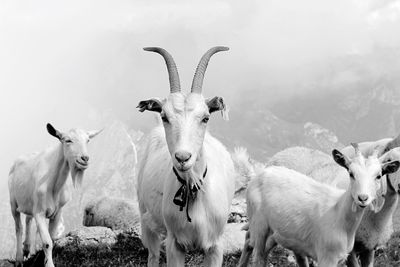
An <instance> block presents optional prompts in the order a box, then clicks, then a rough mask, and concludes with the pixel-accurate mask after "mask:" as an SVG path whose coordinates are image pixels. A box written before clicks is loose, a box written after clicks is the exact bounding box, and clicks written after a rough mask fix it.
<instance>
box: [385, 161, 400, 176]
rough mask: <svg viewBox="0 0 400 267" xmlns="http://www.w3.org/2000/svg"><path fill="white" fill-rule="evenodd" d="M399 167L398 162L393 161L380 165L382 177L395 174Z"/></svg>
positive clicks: (399, 162) (399, 163)
mask: <svg viewBox="0 0 400 267" xmlns="http://www.w3.org/2000/svg"><path fill="white" fill-rule="evenodd" d="M399 167H400V161H398V160H394V161H390V162H387V163H384V164H383V165H382V176H383V175H386V174H390V173H394V172H397V170H398V169H399Z"/></svg>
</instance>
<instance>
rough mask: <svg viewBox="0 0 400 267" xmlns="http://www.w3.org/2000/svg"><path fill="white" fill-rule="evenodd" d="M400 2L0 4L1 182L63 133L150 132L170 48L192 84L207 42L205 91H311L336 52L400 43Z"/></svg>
mask: <svg viewBox="0 0 400 267" xmlns="http://www.w3.org/2000/svg"><path fill="white" fill-rule="evenodd" d="M399 32H400V1H381V0H376V1H373V0H367V1H365V0H352V1H348V0H338V1H320V0H307V1H280V0H274V1H263V0H259V1H228V0H226V1H201V2H199V1H168V2H166V1H151V2H149V1H104V0H101V1H98V0H93V1H78V0H76V1H63V2H61V1H50V0H49V1H18V2H16V1H1V3H0V73H1V75H0V90H1V97H0V101H1V102H0V121H1V126H2V127H1V130H0V144H1V146H0V147H1V150H0V173H2V178H1V183H0V186H1V188H2V189H4V190H0V191H1V193H3V192H5V188H6V181H7V174H8V169H9V167H10V166H11V164H12V161H13V160H14V159H15V158H16V157H17V156H18V155H21V154H24V153H29V152H33V151H37V150H40V149H42V148H44V147H46V146H48V145H50V144H53V143H55V142H56V140H54V139H53V138H51V137H50V136H49V135H48V134H47V133H46V131H45V124H46V123H47V122H51V123H53V125H54V126H56V127H57V128H59V129H61V130H67V129H69V128H73V127H82V128H85V129H95V128H101V127H103V126H104V125H106V124H107V123H108V122H110V121H112V120H114V119H118V120H122V121H124V122H127V123H129V124H130V126H131V127H133V128H136V129H139V130H146V129H148V127H150V126H151V125H152V123H151V121H152V120H153V119H152V118H153V117H152V115H151V114H139V112H137V110H136V109H135V107H136V104H137V103H138V102H139V101H140V100H142V99H146V98H149V97H153V96H158V97H164V96H166V95H167V94H168V89H169V87H168V77H167V72H166V68H165V64H164V62H163V60H162V58H161V57H160V56H158V55H156V54H153V53H148V52H145V51H143V50H142V48H143V47H145V46H161V47H164V48H166V49H167V50H168V51H169V52H170V53H171V54H172V55H173V56H174V58H175V61H176V62H177V65H178V68H179V72H180V77H181V81H182V88H183V89H184V90H188V89H189V88H190V84H191V79H192V77H193V73H194V70H195V67H196V65H197V63H198V60H199V59H200V57H201V56H202V54H203V53H204V52H205V51H206V50H207V49H208V48H210V47H211V46H215V45H225V46H229V47H230V48H231V50H230V51H229V52H224V53H220V54H218V55H215V56H214V57H213V58H212V60H211V63H210V65H209V68H208V70H207V74H206V80H205V83H204V94H205V96H214V95H220V96H224V97H225V98H226V101H227V102H228V104H230V105H231V109H235V108H236V109H237V108H240V101H239V100H240V96H242V95H243V94H247V93H252V92H253V91H258V92H261V94H260V96H261V97H262V98H264V97H265V99H266V101H269V102H271V101H272V102H273V101H274V99H284V98H286V97H289V96H292V95H294V94H301V93H305V92H308V91H310V90H314V89H313V88H315V86H311V85H312V84H314V81H315V77H316V76H318V75H320V72H321V69H324V68H325V67H326V65H327V64H328V63H329V62H330V61H331V60H333V59H335V58H340V57H342V56H345V55H363V54H370V53H373V51H374V49H376V48H377V47H390V48H394V49H395V50H397V51H398V48H400V35H399V34H398V33H399Z"/></svg>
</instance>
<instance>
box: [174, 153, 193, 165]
mask: <svg viewBox="0 0 400 267" xmlns="http://www.w3.org/2000/svg"><path fill="white" fill-rule="evenodd" d="M191 157H192V154H191V153H189V152H186V151H179V152H176V153H175V158H176V160H177V161H178V162H179V163H184V162H186V161H188V160H189V159H190V158H191Z"/></svg>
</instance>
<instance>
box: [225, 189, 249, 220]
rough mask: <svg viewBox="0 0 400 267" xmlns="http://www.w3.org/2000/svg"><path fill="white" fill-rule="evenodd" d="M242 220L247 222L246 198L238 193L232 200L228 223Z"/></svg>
mask: <svg viewBox="0 0 400 267" xmlns="http://www.w3.org/2000/svg"><path fill="white" fill-rule="evenodd" d="M242 222H247V216H246V199H245V197H244V196H243V195H240V196H237V197H235V198H234V199H233V200H232V204H231V213H230V214H229V218H228V223H242Z"/></svg>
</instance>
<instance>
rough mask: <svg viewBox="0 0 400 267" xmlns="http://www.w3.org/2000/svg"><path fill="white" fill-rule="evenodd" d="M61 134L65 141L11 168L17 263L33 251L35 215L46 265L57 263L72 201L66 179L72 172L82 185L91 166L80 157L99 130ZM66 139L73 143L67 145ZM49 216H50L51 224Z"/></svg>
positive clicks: (10, 184)
mask: <svg viewBox="0 0 400 267" xmlns="http://www.w3.org/2000/svg"><path fill="white" fill-rule="evenodd" d="M57 133H58V134H59V138H60V140H61V139H62V140H61V143H59V144H57V145H56V146H54V147H51V148H49V149H47V150H45V151H43V152H41V153H36V154H31V155H28V156H23V157H20V158H19V159H17V160H16V161H15V162H14V165H13V166H12V168H11V170H10V174H9V181H8V186H9V191H10V204H11V211H12V215H13V217H14V220H15V228H16V236H17V255H16V265H17V266H19V265H21V264H22V260H23V255H25V256H28V254H29V250H30V244H31V240H30V236H31V235H30V228H31V221H32V218H34V219H35V221H36V225H37V227H38V230H39V233H40V237H41V239H42V242H43V250H44V252H45V256H46V258H45V266H46V267H52V266H54V264H53V259H52V248H53V240H55V239H57V238H58V237H59V236H60V235H61V234H62V231H63V230H64V226H63V223H62V222H63V219H62V208H63V206H64V205H65V204H66V203H67V202H68V201H69V200H70V192H69V190H68V187H67V186H66V180H67V178H68V176H69V174H70V173H71V176H72V179H73V181H74V184H75V183H77V184H80V182H81V179H82V177H83V172H84V169H86V167H87V166H88V165H87V164H85V166H82V165H80V164H79V161H80V160H81V159H80V158H81V157H82V156H87V148H86V146H87V142H88V140H89V139H90V137H92V136H95V135H96V134H97V133H98V132H96V133H89V132H86V131H83V130H79V129H73V130H71V131H70V132H68V133H66V134H61V133H60V132H57ZM57 138H58V137H57ZM65 140H68V142H69V141H71V143H68V144H67V143H65ZM77 161H78V162H77ZM21 213H24V214H26V235H25V242H24V248H22V243H21V242H22V231H23V227H22V223H21V216H20V214H21ZM46 219H49V225H48V226H47V222H46Z"/></svg>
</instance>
